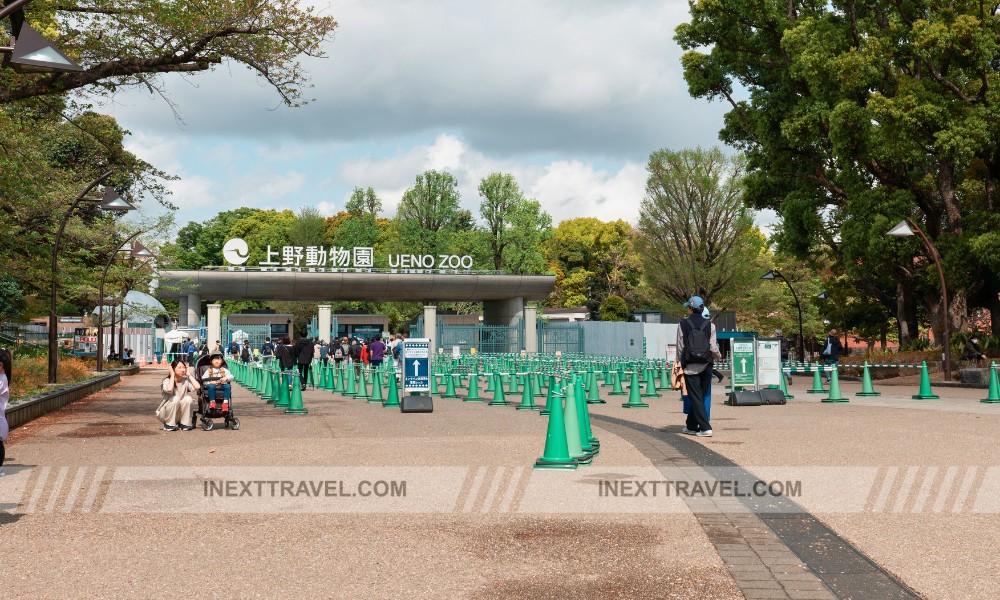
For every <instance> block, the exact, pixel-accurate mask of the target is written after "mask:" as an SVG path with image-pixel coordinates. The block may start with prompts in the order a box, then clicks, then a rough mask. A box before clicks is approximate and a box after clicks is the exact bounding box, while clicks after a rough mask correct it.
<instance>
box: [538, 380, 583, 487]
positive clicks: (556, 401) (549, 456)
mask: <svg viewBox="0 0 1000 600" xmlns="http://www.w3.org/2000/svg"><path fill="white" fill-rule="evenodd" d="M549 389H552V386H551V385H550V386H549ZM549 409H550V412H549V426H548V430H547V432H546V434H545V450H544V452H542V456H541V458H539V459H538V460H536V461H535V468H536V469H575V468H576V466H577V465H576V461H575V460H573V457H571V456H570V455H569V443H568V441H567V439H566V418H565V415H564V414H563V406H562V398H559V397H555V398H552V402H551V404H550V405H549Z"/></svg>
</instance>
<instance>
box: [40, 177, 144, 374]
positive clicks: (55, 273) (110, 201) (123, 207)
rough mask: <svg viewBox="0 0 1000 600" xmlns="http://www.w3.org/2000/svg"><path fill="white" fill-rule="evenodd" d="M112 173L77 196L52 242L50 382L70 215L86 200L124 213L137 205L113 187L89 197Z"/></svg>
mask: <svg viewBox="0 0 1000 600" xmlns="http://www.w3.org/2000/svg"><path fill="white" fill-rule="evenodd" d="M110 175H111V171H107V172H106V173H104V174H103V175H101V176H100V177H98V178H97V179H95V180H94V181H93V182H91V184H90V185H88V186H87V189H85V190H83V193H82V194H80V195H79V196H77V198H76V200H74V201H73V204H71V205H70V207H69V210H67V211H66V214H65V215H64V216H63V218H62V221H61V222H60V223H59V230H58V231H57V232H56V240H55V242H54V243H53V244H52V283H51V289H50V290H49V383H56V381H57V376H58V369H59V319H58V318H57V317H56V298H57V290H58V287H59V285H58V277H59V263H58V262H57V259H58V257H59V244H60V242H62V235H63V231H64V230H65V229H66V223H67V222H68V221H69V218H70V216H72V215H73V211H75V210H76V207H77V206H78V205H79V204H80V203H81V202H84V201H87V202H100V203H101V209H103V210H107V211H111V212H117V213H123V212H128V211H130V210H133V209H134V208H135V207H134V206H132V205H131V204H129V203H128V202H126V201H124V200H122V199H121V197H120V196H119V195H118V194H117V193H116V192H115V191H114V190H112V189H111V188H105V189H104V197H103V198H88V197H87V194H88V193H90V191H91V190H92V189H94V188H95V187H97V186H98V185H99V184H100V183H101V182H102V181H104V180H105V179H107V178H108V177H109V176H110Z"/></svg>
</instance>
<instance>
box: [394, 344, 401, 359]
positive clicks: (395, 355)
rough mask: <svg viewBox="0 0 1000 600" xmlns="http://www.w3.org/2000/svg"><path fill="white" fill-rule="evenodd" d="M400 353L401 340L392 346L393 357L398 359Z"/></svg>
mask: <svg viewBox="0 0 1000 600" xmlns="http://www.w3.org/2000/svg"><path fill="white" fill-rule="evenodd" d="M402 353H403V342H399V343H398V344H396V345H395V346H393V347H392V357H393V358H397V359H398V358H399V357H400V355H401V354H402Z"/></svg>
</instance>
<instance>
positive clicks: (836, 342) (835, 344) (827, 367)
mask: <svg viewBox="0 0 1000 600" xmlns="http://www.w3.org/2000/svg"><path fill="white" fill-rule="evenodd" d="M842 354H844V345H843V344H841V343H840V337H838V336H837V330H836V329H831V330H830V335H829V336H828V337H827V338H826V343H825V344H823V353H822V355H821V356H822V357H823V366H824V369H823V371H824V373H823V374H824V375H825V377H826V382H827V383H830V379H831V375H830V372H831V371H833V369H836V368H837V363H839V362H840V357H841V355H842ZM831 367H832V368H831Z"/></svg>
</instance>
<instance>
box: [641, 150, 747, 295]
mask: <svg viewBox="0 0 1000 600" xmlns="http://www.w3.org/2000/svg"><path fill="white" fill-rule="evenodd" d="M646 170H647V171H648V172H649V178H648V179H647V181H646V196H645V198H643V201H642V204H641V206H640V209H639V226H638V229H639V233H640V235H639V248H640V249H641V250H640V253H641V255H642V260H643V263H644V267H645V269H644V273H645V276H646V279H647V281H648V282H649V284H650V286H651V287H653V288H655V289H657V290H659V291H660V292H661V293H662V294H663V296H664V297H666V298H668V299H671V300H674V301H675V302H678V303H680V302H684V301H685V300H686V299H687V298H689V297H691V296H692V295H698V296H701V297H702V298H704V299H705V301H706V302H708V303H709V304H711V303H712V301H713V300H719V299H721V298H722V297H725V296H729V297H732V296H734V295H738V293H740V292H741V291H742V290H744V289H745V288H746V286H747V284H748V283H749V282H751V281H752V280H753V279H754V278H756V277H759V276H760V273H759V272H757V271H758V269H759V264H760V260H759V257H760V255H761V253H762V252H763V250H764V247H765V242H764V238H763V236H762V235H760V232H759V231H757V229H756V228H755V227H754V224H753V215H752V214H751V212H750V211H749V210H748V209H747V208H746V206H745V205H744V204H743V186H742V170H741V167H740V161H738V160H735V159H731V158H728V157H726V156H725V155H724V154H723V153H722V151H721V150H719V149H718V148H713V149H711V150H704V149H702V148H697V149H688V150H681V151H677V152H674V151H670V150H657V151H656V152H653V153H652V154H651V155H650V157H649V163H648V164H647V166H646Z"/></svg>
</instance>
